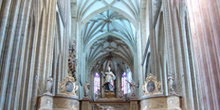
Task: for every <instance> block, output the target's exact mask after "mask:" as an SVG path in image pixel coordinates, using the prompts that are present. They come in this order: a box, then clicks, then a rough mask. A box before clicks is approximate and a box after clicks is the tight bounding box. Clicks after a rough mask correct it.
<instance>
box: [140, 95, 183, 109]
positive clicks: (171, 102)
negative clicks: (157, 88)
mask: <svg viewBox="0 0 220 110" xmlns="http://www.w3.org/2000/svg"><path fill="white" fill-rule="evenodd" d="M140 105H141V110H181V108H180V97H179V96H177V95H169V96H151V97H145V98H143V99H142V100H141V102H140Z"/></svg>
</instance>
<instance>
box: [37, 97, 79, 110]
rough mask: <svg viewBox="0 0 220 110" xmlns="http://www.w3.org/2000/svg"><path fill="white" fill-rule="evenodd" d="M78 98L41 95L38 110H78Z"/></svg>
mask: <svg viewBox="0 0 220 110" xmlns="http://www.w3.org/2000/svg"><path fill="white" fill-rule="evenodd" d="M79 105H80V103H79V100H78V97H73V96H63V95H57V96H52V95H42V96H40V97H39V101H38V110H79Z"/></svg>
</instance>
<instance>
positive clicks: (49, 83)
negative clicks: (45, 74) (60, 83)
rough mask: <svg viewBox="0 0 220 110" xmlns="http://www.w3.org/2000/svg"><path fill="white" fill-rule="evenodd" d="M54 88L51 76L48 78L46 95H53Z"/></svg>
mask: <svg viewBox="0 0 220 110" xmlns="http://www.w3.org/2000/svg"><path fill="white" fill-rule="evenodd" d="M52 86H53V78H52V77H51V76H50V77H49V78H47V86H46V93H49V94H51V89H52Z"/></svg>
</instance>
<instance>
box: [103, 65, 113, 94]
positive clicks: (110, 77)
mask: <svg viewBox="0 0 220 110" xmlns="http://www.w3.org/2000/svg"><path fill="white" fill-rule="evenodd" d="M107 69H108V71H107V72H105V73H103V72H102V75H103V76H104V77H105V82H104V86H105V90H110V91H113V85H112V84H111V82H113V81H114V80H115V79H116V76H115V75H114V73H112V71H111V68H110V67H109V66H108V67H107Z"/></svg>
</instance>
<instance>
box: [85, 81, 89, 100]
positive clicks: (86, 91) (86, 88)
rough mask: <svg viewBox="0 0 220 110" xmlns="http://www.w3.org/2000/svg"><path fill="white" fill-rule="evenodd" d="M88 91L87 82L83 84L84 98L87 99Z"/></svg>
mask: <svg viewBox="0 0 220 110" xmlns="http://www.w3.org/2000/svg"><path fill="white" fill-rule="evenodd" d="M89 89H90V84H89V83H88V81H86V83H85V84H84V96H85V97H88V94H89Z"/></svg>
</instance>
